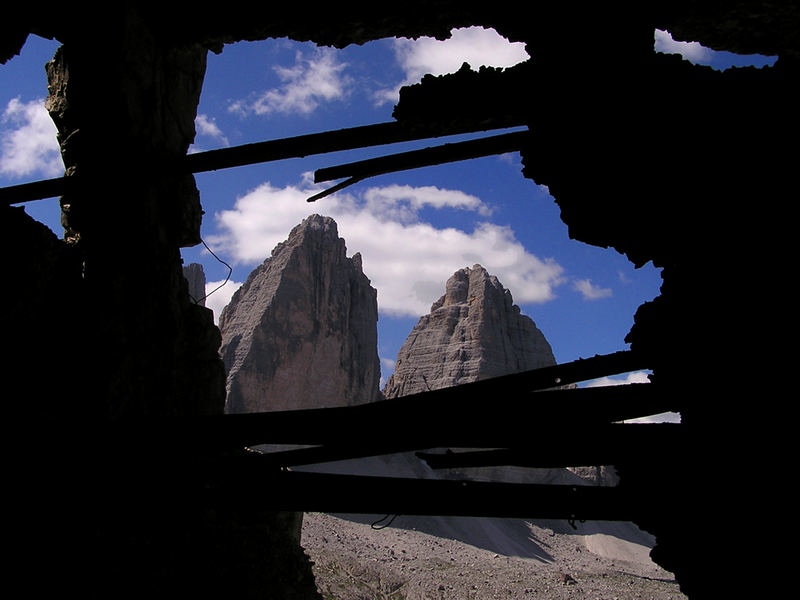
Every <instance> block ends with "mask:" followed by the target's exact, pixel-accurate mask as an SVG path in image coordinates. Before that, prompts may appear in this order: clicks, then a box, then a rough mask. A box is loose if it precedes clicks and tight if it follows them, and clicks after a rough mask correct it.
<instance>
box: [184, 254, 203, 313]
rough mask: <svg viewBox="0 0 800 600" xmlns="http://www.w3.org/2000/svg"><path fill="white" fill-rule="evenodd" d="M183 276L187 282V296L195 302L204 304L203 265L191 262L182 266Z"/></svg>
mask: <svg viewBox="0 0 800 600" xmlns="http://www.w3.org/2000/svg"><path fill="white" fill-rule="evenodd" d="M183 276H184V277H185V278H186V282H187V283H188V284H189V298H190V299H191V300H192V302H194V303H195V304H199V305H200V306H205V305H206V274H205V271H203V265H201V264H200V263H191V264H188V265H185V266H184V267H183Z"/></svg>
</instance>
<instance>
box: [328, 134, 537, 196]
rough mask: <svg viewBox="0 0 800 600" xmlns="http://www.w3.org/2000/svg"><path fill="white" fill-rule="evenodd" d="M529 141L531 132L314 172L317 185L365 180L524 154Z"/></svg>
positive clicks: (505, 135)
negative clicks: (493, 156)
mask: <svg viewBox="0 0 800 600" xmlns="http://www.w3.org/2000/svg"><path fill="white" fill-rule="evenodd" d="M529 140H530V133H529V132H528V131H515V132H512V133H504V134H501V135H494V136H489V137H484V138H479V139H476V140H469V141H466V142H454V143H450V144H442V145H440V146H431V147H428V148H423V149H421V150H411V151H409V152H400V153H398V154H390V155H388V156H380V157H377V158H370V159H366V160H360V161H356V162H351V163H347V164H343V165H336V166H333V167H325V168H323V169H317V170H316V171H314V181H315V182H317V183H319V182H321V181H331V180H333V179H342V178H345V177H348V178H356V179H364V178H367V177H375V176H376V175H384V174H386V173H394V172H397V171H407V170H409V169H418V168H420V167H430V166H435V165H441V164H446V163H450V162H456V161H461V160H468V159H472V158H480V157H482V156H491V155H494V154H505V153H506V152H514V151H518V150H520V149H521V148H523V147H524V146H525V145H526V144H528V143H529Z"/></svg>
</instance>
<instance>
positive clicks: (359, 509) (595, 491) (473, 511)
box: [204, 457, 647, 521]
mask: <svg viewBox="0 0 800 600" xmlns="http://www.w3.org/2000/svg"><path fill="white" fill-rule="evenodd" d="M208 482H209V483H208V484H207V486H206V488H205V490H204V493H205V494H206V497H207V498H209V499H211V501H215V502H220V503H225V502H233V503H235V504H236V505H237V506H242V505H245V504H247V503H253V506H257V507H258V508H260V509H265V510H291V511H303V512H328V513H360V514H364V513H366V514H387V515H393V514H394V515H440V516H462V517H503V518H521V519H567V520H606V521H627V520H632V519H633V518H635V516H636V515H637V514H638V511H640V510H642V509H645V510H646V509H647V507H646V503H641V502H636V501H634V496H632V495H631V494H630V493H628V492H626V491H624V490H621V489H619V488H614V487H600V486H577V485H576V486H570V485H541V484H520V483H494V482H477V481H453V480H436V479H411V478H401V477H372V476H359V475H338V474H326V473H304V472H299V471H270V470H265V469H263V468H262V467H261V466H259V465H258V463H257V461H249V460H248V459H247V458H246V457H245V458H237V459H232V460H231V461H228V460H223V461H220V463H219V464H218V465H217V466H216V471H215V473H214V474H213V475H212V476H211V477H210V478H209V480H208Z"/></svg>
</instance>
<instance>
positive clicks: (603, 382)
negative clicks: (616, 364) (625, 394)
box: [584, 371, 650, 387]
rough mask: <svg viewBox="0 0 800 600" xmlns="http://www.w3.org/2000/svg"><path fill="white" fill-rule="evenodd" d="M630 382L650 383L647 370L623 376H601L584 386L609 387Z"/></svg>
mask: <svg viewBox="0 0 800 600" xmlns="http://www.w3.org/2000/svg"><path fill="white" fill-rule="evenodd" d="M628 383H650V379H649V378H648V372H647V371H636V372H634V373H628V374H627V375H625V376H624V377H622V378H619V377H601V378H600V379H593V380H592V381H590V382H588V383H586V384H585V386H584V387H607V386H609V385H625V384H628Z"/></svg>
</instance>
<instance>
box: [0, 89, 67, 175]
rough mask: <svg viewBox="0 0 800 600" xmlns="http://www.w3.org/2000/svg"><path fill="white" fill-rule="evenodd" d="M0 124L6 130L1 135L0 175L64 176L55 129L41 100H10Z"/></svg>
mask: <svg viewBox="0 0 800 600" xmlns="http://www.w3.org/2000/svg"><path fill="white" fill-rule="evenodd" d="M0 123H2V124H3V125H6V126H7V127H5V128H4V129H3V130H2V132H0V134H2V144H0V173H2V174H4V175H10V176H13V177H23V176H25V175H31V174H34V173H36V174H40V175H42V176H44V177H57V176H59V175H61V174H63V172H64V163H63V162H62V160H61V152H60V149H59V146H58V139H57V138H56V133H57V131H56V126H55V124H54V123H53V121H52V119H51V118H50V115H49V114H47V109H45V107H44V100H42V99H37V100H31V101H30V102H22V101H21V100H20V99H19V98H13V99H11V100H10V101H9V103H8V105H7V106H6V109H5V111H4V112H3V116H2V118H0Z"/></svg>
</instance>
